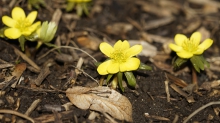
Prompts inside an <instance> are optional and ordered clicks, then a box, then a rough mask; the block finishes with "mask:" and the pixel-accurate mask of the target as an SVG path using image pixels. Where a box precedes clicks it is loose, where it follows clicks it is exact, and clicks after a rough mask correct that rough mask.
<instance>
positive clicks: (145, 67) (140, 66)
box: [138, 63, 152, 70]
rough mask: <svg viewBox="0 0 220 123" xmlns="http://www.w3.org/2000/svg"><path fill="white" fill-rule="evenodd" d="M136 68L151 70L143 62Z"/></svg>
mask: <svg viewBox="0 0 220 123" xmlns="http://www.w3.org/2000/svg"><path fill="white" fill-rule="evenodd" d="M138 69H141V70H152V68H151V67H150V66H148V65H146V64H144V63H141V64H140V65H139V68H138Z"/></svg>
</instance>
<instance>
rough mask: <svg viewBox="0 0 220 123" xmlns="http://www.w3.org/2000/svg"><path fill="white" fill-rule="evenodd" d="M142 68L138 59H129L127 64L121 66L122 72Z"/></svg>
mask: <svg viewBox="0 0 220 123" xmlns="http://www.w3.org/2000/svg"><path fill="white" fill-rule="evenodd" d="M139 66H140V60H139V59H138V58H129V59H128V60H127V61H126V62H125V63H122V64H120V72H125V71H132V70H137V69H138V67H139Z"/></svg>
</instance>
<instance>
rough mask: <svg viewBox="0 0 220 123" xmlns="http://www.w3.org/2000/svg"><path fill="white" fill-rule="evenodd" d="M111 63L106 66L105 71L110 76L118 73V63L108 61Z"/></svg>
mask: <svg viewBox="0 0 220 123" xmlns="http://www.w3.org/2000/svg"><path fill="white" fill-rule="evenodd" d="M110 61H111V62H110V63H109V64H108V68H107V71H108V73H110V74H115V73H118V71H119V63H118V62H113V61H112V60H110Z"/></svg>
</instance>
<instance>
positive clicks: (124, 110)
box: [66, 86, 133, 122]
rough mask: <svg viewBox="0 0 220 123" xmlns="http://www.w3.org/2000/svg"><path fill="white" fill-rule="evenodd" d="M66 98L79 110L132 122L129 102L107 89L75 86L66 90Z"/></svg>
mask: <svg viewBox="0 0 220 123" xmlns="http://www.w3.org/2000/svg"><path fill="white" fill-rule="evenodd" d="M66 96H67V97H68V98H69V100H70V101H71V102H72V103H73V104H74V105H75V106H77V107H78V108H80V109H84V110H86V109H91V110H95V111H99V112H105V113H108V114H110V115H111V116H112V117H114V118H116V119H119V120H126V121H128V122H132V121H133V120H132V105H131V103H130V101H129V100H128V99H127V98H126V97H125V96H123V95H121V94H120V93H118V92H117V91H115V90H113V89H110V88H108V87H102V86H100V87H94V88H89V87H80V86H76V87H73V88H69V89H67V91H66Z"/></svg>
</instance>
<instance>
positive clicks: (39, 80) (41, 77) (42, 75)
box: [34, 66, 50, 86]
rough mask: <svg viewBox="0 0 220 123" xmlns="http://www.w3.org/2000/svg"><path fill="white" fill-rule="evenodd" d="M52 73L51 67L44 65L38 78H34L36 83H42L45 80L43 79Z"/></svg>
mask: <svg viewBox="0 0 220 123" xmlns="http://www.w3.org/2000/svg"><path fill="white" fill-rule="evenodd" d="M49 74H50V69H49V67H47V66H46V67H44V68H43V69H41V71H40V74H39V75H38V77H37V79H35V80H34V83H35V84H36V85H38V86H39V85H41V83H42V82H43V80H44V79H45V78H46V77H47V76H48V75H49Z"/></svg>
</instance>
